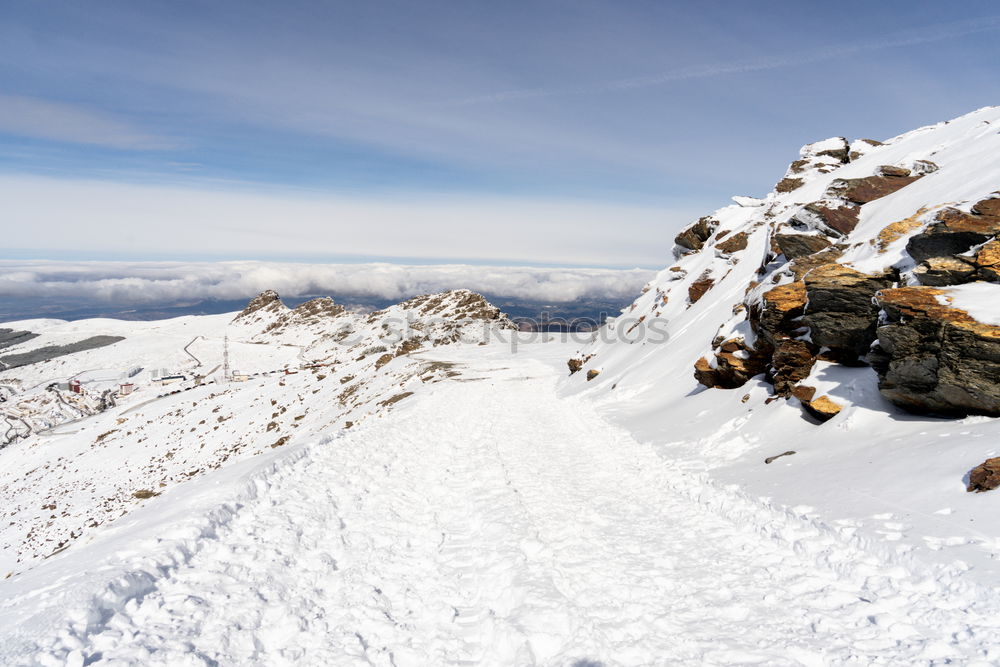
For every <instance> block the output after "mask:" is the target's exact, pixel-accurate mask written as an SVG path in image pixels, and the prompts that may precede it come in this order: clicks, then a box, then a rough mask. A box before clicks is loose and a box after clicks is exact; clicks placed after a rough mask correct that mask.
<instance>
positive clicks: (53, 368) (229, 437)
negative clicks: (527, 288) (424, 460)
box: [0, 291, 514, 575]
mask: <svg viewBox="0 0 1000 667" xmlns="http://www.w3.org/2000/svg"><path fill="white" fill-rule="evenodd" d="M5 326H6V327H7V328H12V329H15V330H29V331H32V332H35V333H38V334H39V335H38V337H37V338H33V339H31V340H29V341H27V342H24V343H22V344H20V345H18V346H14V347H10V348H8V349H6V350H4V351H3V354H4V355H7V354H23V353H30V352H32V351H33V350H37V349H39V348H43V347H46V346H51V345H63V344H67V343H72V342H75V341H78V340H80V339H86V338H87V337H89V336H94V335H114V336H119V337H122V338H123V339H122V340H119V341H118V342H115V343H113V344H111V345H108V346H105V347H101V348H97V349H91V350H86V351H81V352H75V353H72V354H68V355H65V356H62V357H58V358H56V359H52V360H49V361H44V362H40V363H35V364H30V365H25V366H21V367H17V368H13V369H8V370H6V371H3V372H2V373H0V384H2V385H3V386H6V387H7V389H6V390H5V397H6V400H5V401H4V402H3V403H0V413H2V414H3V415H5V416H6V418H7V419H8V420H9V423H10V424H11V426H10V427H8V428H7V432H8V435H7V437H6V438H5V439H4V443H6V445H7V446H6V447H4V448H2V449H0V504H2V505H3V507H5V509H6V512H5V516H6V517H7V521H4V522H3V525H2V526H0V572H2V573H3V574H5V575H6V574H8V573H15V572H18V571H21V570H23V569H24V568H26V567H30V566H31V565H32V564H34V563H37V562H38V561H39V559H43V558H47V557H49V556H50V555H52V554H53V553H56V552H58V551H60V550H62V549H64V548H66V547H68V546H69V545H70V544H72V543H73V542H74V541H75V540H77V539H80V538H81V537H84V536H86V535H88V534H89V533H91V532H93V530H94V529H97V528H98V527H99V526H102V525H105V524H108V523H110V522H112V521H114V520H116V519H118V518H120V517H122V516H124V515H126V514H127V513H129V512H130V511H132V510H133V509H134V508H135V507H137V506H138V505H140V504H142V503H143V502H145V501H146V500H148V499H149V498H152V497H155V496H156V495H158V494H160V493H162V492H163V491H164V490H165V489H168V488H170V487H172V486H174V485H177V484H181V483H184V482H187V481H189V480H191V479H193V478H195V477H199V476H201V475H204V474H206V473H208V472H211V471H213V470H217V469H219V468H221V467H223V466H225V465H227V464H229V463H231V462H233V461H236V460H239V459H244V458H246V457H249V456H253V455H257V454H259V453H261V452H266V451H269V450H270V449H273V448H276V447H279V446H282V445H285V444H288V443H291V442H295V441H298V440H300V439H302V438H310V437H315V436H316V434H318V433H322V432H326V431H330V430H337V429H341V428H345V427H347V428H349V427H350V426H352V425H353V424H356V423H358V422H360V421H363V420H364V419H365V418H366V417H368V416H370V415H372V414H378V413H381V412H384V411H385V410H388V409H391V407H392V406H393V405H394V404H395V403H397V402H398V401H401V400H404V399H405V398H407V397H408V396H410V395H411V394H412V391H413V388H414V386H419V385H422V384H424V383H427V382H434V381H437V380H439V379H440V378H442V377H447V376H448V375H449V374H451V373H454V371H452V370H451V369H450V368H449V367H448V365H447V364H441V363H437V364H435V363H430V362H420V361H417V360H414V359H412V358H411V357H410V356H409V354H410V353H411V352H414V351H415V350H418V349H420V348H422V347H424V346H427V347H434V346H438V345H450V344H456V343H459V344H460V343H470V344H478V343H480V342H482V341H485V340H489V339H490V338H491V336H496V335H502V333H503V332H504V331H510V330H512V329H514V325H513V324H512V323H511V322H510V321H509V320H507V319H506V317H505V316H504V315H503V314H502V313H500V311H499V310H497V309H496V308H494V307H492V306H490V305H489V304H488V303H487V302H486V301H485V300H484V299H483V298H482V297H481V296H479V295H477V294H473V293H471V292H467V291H456V292H448V293H444V294H440V295H431V296H425V297H417V298H415V299H412V300H410V301H408V302H405V303H403V304H399V305H397V306H393V307H392V308H390V309H387V310H386V311H380V312H378V313H372V314H370V315H357V314H353V313H347V312H344V311H343V309H342V308H340V307H339V306H335V305H334V304H332V302H330V301H329V300H322V299H317V300H315V301H310V302H307V303H305V304H303V305H302V306H299V307H298V308H296V309H294V310H290V309H288V308H286V307H285V306H284V305H283V304H282V303H281V301H280V299H279V298H278V296H277V294H274V293H273V292H271V293H267V292H265V293H264V294H262V295H261V296H258V297H256V298H255V299H254V300H253V301H252V302H251V303H250V304H249V305H248V306H247V308H246V309H245V310H244V311H243V312H242V313H239V314H237V315H236V316H235V317H234V316H233V315H232V314H228V315H213V316H204V317H182V318H177V319H173V320H163V321H158V322H124V321H118V320H80V321H76V322H72V323H68V322H60V321H51V320H49V321H24V322H14V323H10V324H8V325H5ZM227 346H228V356H229V364H230V367H231V373H232V375H233V377H234V381H232V382H225V381H224V380H225V378H224V377H223V370H224V357H225V354H226V350H225V348H226V347H227ZM164 377H166V378H177V379H176V380H173V379H167V380H162V379H160V378H164ZM70 379H77V380H80V381H81V385H82V388H83V393H82V394H77V393H74V392H72V391H69V389H68V387H67V384H66V383H68V381H69V380H70ZM125 383H130V384H132V385H133V387H132V391H131V393H129V394H127V395H124V392H123V391H122V389H121V385H122V384H125ZM109 392H110V393H111V397H112V398H111V404H110V405H108V404H106V402H105V404H102V402H101V401H102V397H105V396H106V395H107V394H108V393H109Z"/></svg>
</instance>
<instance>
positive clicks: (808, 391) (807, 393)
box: [792, 384, 816, 403]
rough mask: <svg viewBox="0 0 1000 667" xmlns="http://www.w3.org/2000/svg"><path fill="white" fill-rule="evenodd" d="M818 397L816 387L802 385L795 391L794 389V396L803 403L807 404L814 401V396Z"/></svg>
mask: <svg viewBox="0 0 1000 667" xmlns="http://www.w3.org/2000/svg"><path fill="white" fill-rule="evenodd" d="M815 395H816V387H810V386H809V385H805V384H800V385H798V386H797V387H795V388H794V389H792V396H794V397H795V398H797V399H799V400H800V401H802V402H803V403H807V402H809V401H811V400H813V396H815Z"/></svg>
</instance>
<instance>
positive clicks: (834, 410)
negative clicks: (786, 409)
mask: <svg viewBox="0 0 1000 667" xmlns="http://www.w3.org/2000/svg"><path fill="white" fill-rule="evenodd" d="M802 407H804V408H805V409H806V412H808V413H809V414H811V415H812V416H813V417H815V418H816V419H818V420H820V421H821V422H825V421H830V420H831V419H833V418H834V417H836V416H837V415H838V414H840V411H841V410H843V409H844V408H843V406H842V405H840V404H839V403H837V402H836V401H834V400H833V399H832V398H830V397H829V396H826V395H825V394H824V395H823V396H819V397H818V398H814V399H813V400H811V401H805V402H804V403H802Z"/></svg>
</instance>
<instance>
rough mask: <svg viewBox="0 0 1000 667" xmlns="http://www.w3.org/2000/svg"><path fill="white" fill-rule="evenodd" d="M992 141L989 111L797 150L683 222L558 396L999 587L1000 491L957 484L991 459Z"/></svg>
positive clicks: (827, 522) (999, 369)
mask: <svg viewBox="0 0 1000 667" xmlns="http://www.w3.org/2000/svg"><path fill="white" fill-rule="evenodd" d="M998 154H1000V108H996V107H994V108H986V109H982V110H979V111H976V112H974V113H971V114H969V115H967V116H963V117H961V118H958V119H956V120H953V121H951V122H947V123H940V124H938V125H934V126H930V127H925V128H921V129H918V130H915V131H913V132H909V133H906V134H903V135H901V136H899V137H895V138H893V139H889V140H887V141H885V142H881V143H880V142H874V141H871V140H865V141H855V142H848V141H846V140H844V139H841V138H833V139H828V140H825V141H822V142H819V143H817V144H812V145H809V146H806V147H804V148H803V149H802V151H801V155H800V159H799V160H797V161H796V162H794V163H793V164H792V166H791V167H790V169H789V172H788V173H787V174H786V175H785V178H784V179H782V181H781V182H780V183H779V184H778V187H777V188H776V190H775V191H774V192H772V193H770V194H769V195H768V196H767V197H765V198H763V199H750V198H743V197H738V198H734V199H736V200H737V204H736V205H732V206H728V207H726V208H723V209H720V210H718V211H716V212H714V213H713V214H711V215H710V216H707V217H705V218H702V219H701V220H700V221H698V222H697V223H695V224H694V225H692V226H691V227H689V228H687V229H686V230H684V231H683V232H681V234H679V235H678V238H677V244H678V245H677V250H676V261H675V262H674V263H673V264H672V265H671V266H670V267H668V268H666V269H665V270H663V271H662V272H661V273H660V274H659V275H658V276H657V278H656V279H655V280H653V281H652V282H651V283H650V284H649V285H648V286H647V287H646V289H645V290H644V292H643V294H642V295H641V296H639V297H638V298H637V299H636V301H635V303H634V304H633V305H632V306H631V307H629V308H627V309H626V310H625V311H623V313H622V315H621V316H620V317H618V318H617V319H616V320H615V321H614V322H612V323H610V324H609V325H608V326H607V327H606V328H605V329H604V330H603V331H601V332H600V334H599V336H598V339H597V340H596V341H594V342H592V343H590V344H587V345H584V346H582V347H581V348H580V349H579V350H578V352H577V354H576V355H574V357H573V359H572V360H571V369H579V372H574V373H573V374H572V375H571V376H570V377H569V378H568V379H567V380H566V381H565V384H564V387H563V391H566V392H569V393H582V394H584V395H587V396H590V397H592V398H593V399H594V400H596V401H597V402H598V403H599V404H600V405H602V406H603V408H604V409H605V410H607V411H608V413H609V414H611V415H613V416H614V417H615V418H616V419H617V420H620V422H621V423H624V424H627V425H628V426H629V427H630V429H632V430H633V432H634V433H636V434H637V435H638V436H639V437H641V438H643V439H645V440H647V441H649V442H653V443H657V446H658V447H659V448H660V451H661V453H662V455H663V456H665V457H667V458H670V459H672V460H678V461H682V462H685V463H684V465H686V466H688V467H690V468H691V469H695V470H702V471H711V472H710V473H709V474H710V476H711V478H712V479H716V480H719V481H721V482H724V483H729V482H732V483H738V484H740V485H741V487H743V488H744V490H745V491H746V492H747V493H748V494H750V496H752V497H760V498H764V499H767V500H764V501H762V502H765V503H766V504H770V503H777V504H778V505H779V506H784V507H787V508H796V509H795V512H796V513H798V514H802V515H803V516H806V517H809V518H810V519H811V520H815V521H818V522H820V523H821V524H822V525H823V526H824V527H825V528H826V529H829V530H831V531H835V532H841V533H843V534H845V535H849V536H851V539H853V540H855V541H857V542H858V543H859V544H862V545H864V546H865V547H866V548H870V549H874V550H877V551H880V552H884V554H885V555H887V557H889V558H890V559H892V560H894V561H899V562H902V561H903V560H907V561H909V560H914V559H915V561H914V562H916V563H918V564H919V563H927V562H931V563H938V564H940V565H941V566H942V567H952V566H954V564H955V563H956V562H958V561H961V562H962V563H964V565H963V566H962V567H972V568H973V570H974V571H973V572H972V573H971V576H972V577H973V578H977V579H979V580H981V581H984V582H990V581H995V578H996V576H997V575H1000V560H998V558H1000V531H998V530H997V529H996V525H997V524H996V517H997V512H998V511H1000V491H997V492H994V493H992V494H990V493H986V494H970V493H967V492H966V485H967V483H968V474H969V472H970V470H972V469H973V468H974V467H976V466H978V465H979V464H981V463H983V462H984V460H985V459H989V458H991V457H996V456H997V455H998V453H1000V420H997V419H995V417H996V416H998V415H1000V347H998V346H997V342H998V341H1000V328H998V327H997V326H996V325H997V323H998V322H1000V285H998V284H997V273H996V272H995V271H993V266H994V264H995V262H994V261H993V260H992V257H994V256H995V250H992V249H993V248H995V246H996V244H997V243H998V242H997V241H995V240H991V239H993V238H994V236H995V235H996V234H997V232H1000V217H998V216H997V213H998V211H1000V209H998V206H997V204H1000V199H997V197H998V196H1000V192H998V191H1000V163H998V162H997V161H996V159H995V156H996V155H998ZM959 283H961V284H959ZM901 287H902V288H904V289H899V288H901ZM935 304H938V305H940V304H946V305H947V307H945V305H941V306H940V307H937V305H935ZM824 420H827V421H824ZM786 452H789V454H788V455H787V456H783V457H781V458H777V459H773V460H772V461H773V462H768V463H765V459H769V458H770V457H774V456H777V455H781V454H784V453H786Z"/></svg>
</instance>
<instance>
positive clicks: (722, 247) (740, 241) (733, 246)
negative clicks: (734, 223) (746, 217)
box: [715, 232, 750, 255]
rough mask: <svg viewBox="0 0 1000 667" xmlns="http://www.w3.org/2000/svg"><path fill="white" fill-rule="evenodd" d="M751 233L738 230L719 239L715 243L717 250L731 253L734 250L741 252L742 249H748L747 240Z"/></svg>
mask: <svg viewBox="0 0 1000 667" xmlns="http://www.w3.org/2000/svg"><path fill="white" fill-rule="evenodd" d="M749 238H750V235H749V234H747V233H746V232H737V233H736V234H733V235H732V236H729V237H727V238H726V239H724V240H722V241H719V242H718V243H716V244H715V248H716V250H718V251H719V252H721V253H724V254H727V255H731V254H732V253H734V252H739V251H740V250H746V247H747V240H748V239H749Z"/></svg>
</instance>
